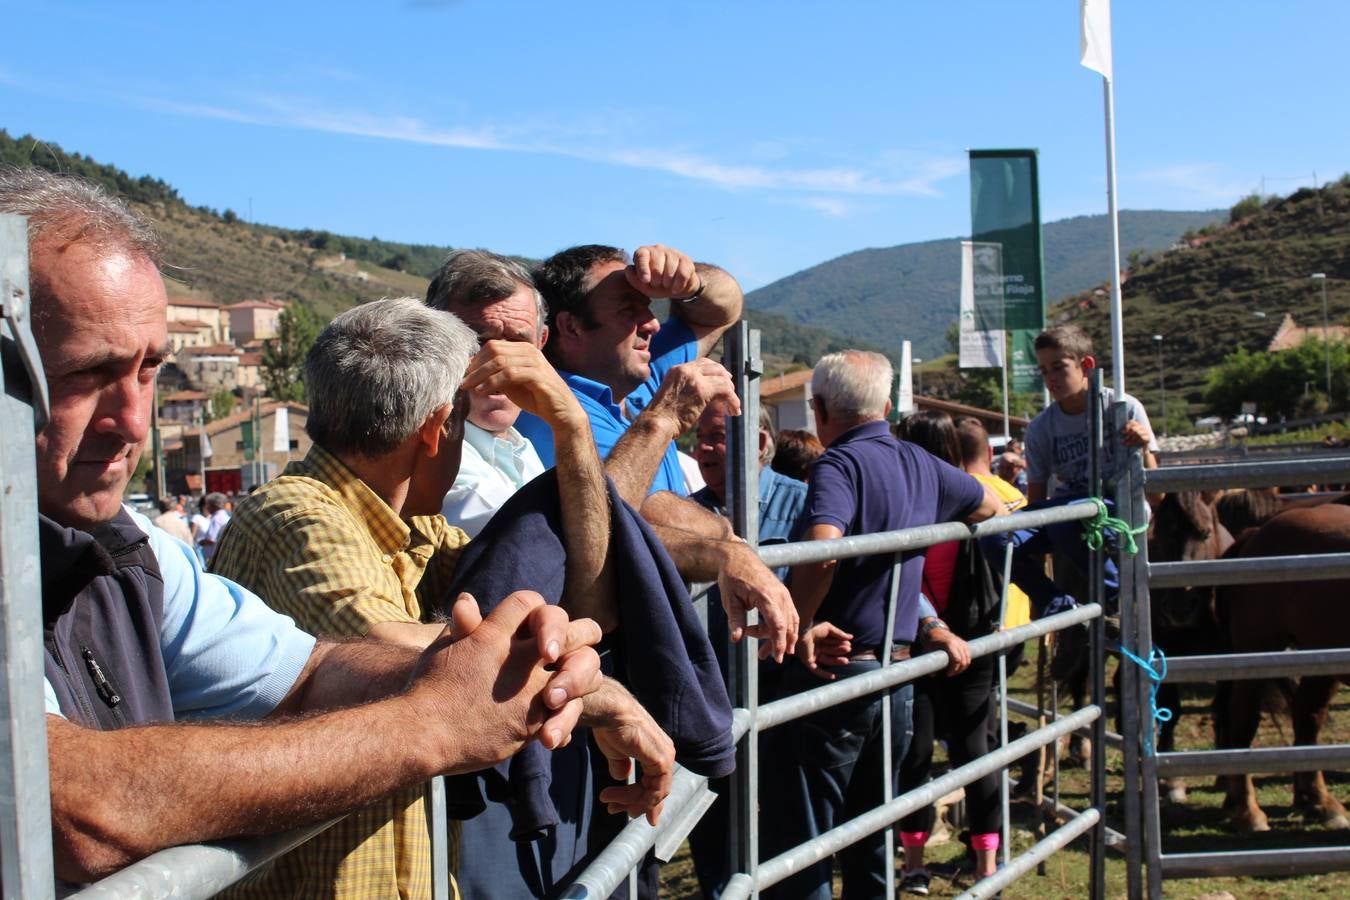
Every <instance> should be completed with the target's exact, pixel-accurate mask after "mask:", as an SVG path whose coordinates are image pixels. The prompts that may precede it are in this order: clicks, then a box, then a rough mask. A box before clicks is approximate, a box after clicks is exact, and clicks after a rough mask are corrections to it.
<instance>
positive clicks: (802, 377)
mask: <svg viewBox="0 0 1350 900" xmlns="http://www.w3.org/2000/svg"><path fill="white" fill-rule="evenodd" d="M810 380H811V370H810V369H802V370H801V371H800V372H788V373H787V374H786V375H774V376H772V377H769V378H765V379H763V380H761V381H760V383H759V396H760V399H761V400H762V399H764V398H766V397H776V396H778V395H779V394H786V393H787V392H788V391H795V390H796V389H797V388H799V387H801V386H802V385H804V384H806V383H808V382H809V381H810Z"/></svg>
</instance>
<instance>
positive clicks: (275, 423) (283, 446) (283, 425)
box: [272, 406, 291, 453]
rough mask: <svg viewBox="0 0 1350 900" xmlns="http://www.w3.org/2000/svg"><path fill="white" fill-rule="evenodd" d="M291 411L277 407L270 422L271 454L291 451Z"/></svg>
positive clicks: (283, 407)
mask: <svg viewBox="0 0 1350 900" xmlns="http://www.w3.org/2000/svg"><path fill="white" fill-rule="evenodd" d="M290 413H291V411H290V410H289V409H288V408H287V407H285V406H278V407H277V409H276V412H274V413H273V415H274V416H275V417H276V418H274V419H273V420H272V452H273V453H287V452H289V451H290V449H291V414H290Z"/></svg>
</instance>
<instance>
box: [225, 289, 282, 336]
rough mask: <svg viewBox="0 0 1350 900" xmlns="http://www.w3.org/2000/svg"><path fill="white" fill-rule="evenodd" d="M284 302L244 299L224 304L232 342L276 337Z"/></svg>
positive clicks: (279, 327)
mask: <svg viewBox="0 0 1350 900" xmlns="http://www.w3.org/2000/svg"><path fill="white" fill-rule="evenodd" d="M285 308H286V304H284V303H278V302H277V301H275V300H245V301H244V302H242V303H235V304H233V305H231V306H226V307H224V309H225V310H226V311H227V314H228V315H229V317H230V330H231V331H233V332H234V342H235V343H236V344H239V345H240V346H244V345H247V344H248V343H249V342H251V341H264V340H267V339H268V338H274V337H276V336H277V335H278V334H279V333H280V331H281V311H282V310H283V309H285Z"/></svg>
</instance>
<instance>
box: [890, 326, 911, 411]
mask: <svg viewBox="0 0 1350 900" xmlns="http://www.w3.org/2000/svg"><path fill="white" fill-rule="evenodd" d="M895 411H896V412H897V413H899V414H900V415H901V416H902V417H903V416H907V415H909V414H910V413H912V412H914V373H913V366H912V365H911V363H910V350H909V341H902V342H901V344H900V384H899V389H898V390H897V391H896V398H895Z"/></svg>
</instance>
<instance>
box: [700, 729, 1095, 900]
mask: <svg viewBox="0 0 1350 900" xmlns="http://www.w3.org/2000/svg"><path fill="white" fill-rule="evenodd" d="M1101 714H1102V711H1101V709H1100V707H1097V706H1085V707H1083V708H1082V709H1080V710H1078V711H1077V712H1074V713H1070V714H1069V715H1067V716H1065V717H1063V718H1062V719H1059V720H1057V721H1056V722H1054V723H1052V724H1049V725H1046V726H1045V727H1044V728H1041V729H1038V730H1036V731H1035V732H1033V733H1031V734H1028V735H1026V736H1025V737H1021V738H1018V739H1017V740H1015V741H1013V742H1012V743H1010V744H1008V745H1007V746H1006V747H1000V748H999V749H997V750H991V751H990V752H989V753H988V754H987V755H985V756H982V757H980V758H979V759H977V760H975V761H974V762H970V763H967V764H966V765H964V766H961V767H960V768H958V769H953V770H952V771H950V772H948V773H947V774H945V775H943V776H941V777H939V778H935V779H933V780H932V781H930V782H928V783H927V784H926V785H923V786H922V787H919V788H915V789H914V790H912V791H908V792H907V793H905V794H903V795H901V796H899V797H896V798H895V799H894V800H892V801H891V802H890V803H888V804H886V805H885V806H879V807H876V808H875V809H873V810H871V811H869V812H866V813H863V814H862V815H861V816H858V817H857V818H855V819H852V820H850V821H848V822H845V823H844V824H843V825H840V826H838V827H837V828H833V829H831V830H830V831H827V832H825V833H824V834H822V835H820V836H819V837H817V838H816V839H815V840H813V841H811V842H810V843H808V844H803V845H801V846H799V847H796V848H794V849H792V850H789V851H788V852H786V853H782V854H779V855H778V856H775V857H774V858H773V859H771V860H768V861H766V862H763V863H760V866H759V877H758V878H757V879H754V880H752V879H751V878H750V877H749V876H747V875H744V874H741V875H737V876H735V877H734V878H732V879H731V881H730V882H729V883H728V884H727V888H726V890H725V891H724V892H723V893H722V896H723V898H725V900H743V898H745V897H748V896H750V893H751V891H752V890H763V889H764V888H767V887H771V886H772V885H775V884H777V883H778V882H780V881H782V880H784V879H785V878H788V877H789V876H791V875H794V874H796V873H797V872H800V871H801V870H803V869H805V868H806V867H807V866H809V865H812V864H813V863H817V862H819V861H820V860H822V859H825V858H826V857H828V856H829V855H831V854H833V853H836V852H838V851H839V850H842V849H843V848H844V847H847V846H849V845H850V844H853V843H855V842H857V841H858V840H861V839H862V838H864V837H866V836H867V835H869V834H872V833H874V832H876V831H880V830H881V829H882V828H885V827H887V826H889V825H892V824H894V823H895V822H898V821H900V819H902V818H904V817H905V816H907V815H909V814H910V813H912V812H914V811H915V810H918V809H922V808H923V807H925V806H927V805H929V804H930V803H933V802H935V801H936V800H937V799H938V798H940V797H942V796H944V795H946V794H948V793H950V792H951V791H954V790H956V789H957V788H958V787H963V786H965V785H967V784H970V783H971V782H972V781H975V780H976V779H978V778H982V777H984V776H985V775H988V774H989V773H991V772H996V771H998V770H999V769H1002V768H1005V767H1006V766H1008V765H1009V764H1011V763H1013V762H1015V761H1016V760H1018V759H1020V758H1021V757H1023V756H1025V755H1026V754H1028V753H1030V752H1032V751H1033V750H1037V749H1039V748H1041V747H1044V746H1046V745H1047V744H1052V743H1054V742H1055V741H1057V740H1059V739H1060V738H1061V737H1063V736H1064V735H1066V734H1069V733H1070V732H1072V731H1074V730H1075V729H1078V728H1082V727H1083V726H1085V725H1089V724H1091V723H1092V722H1093V721H1094V720H1095V719H1097V718H1099V717H1100V716H1101ZM1091 824H1095V822H1094V823H1089V826H1090V825H1091ZM1084 830H1086V827H1085V828H1084Z"/></svg>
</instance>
